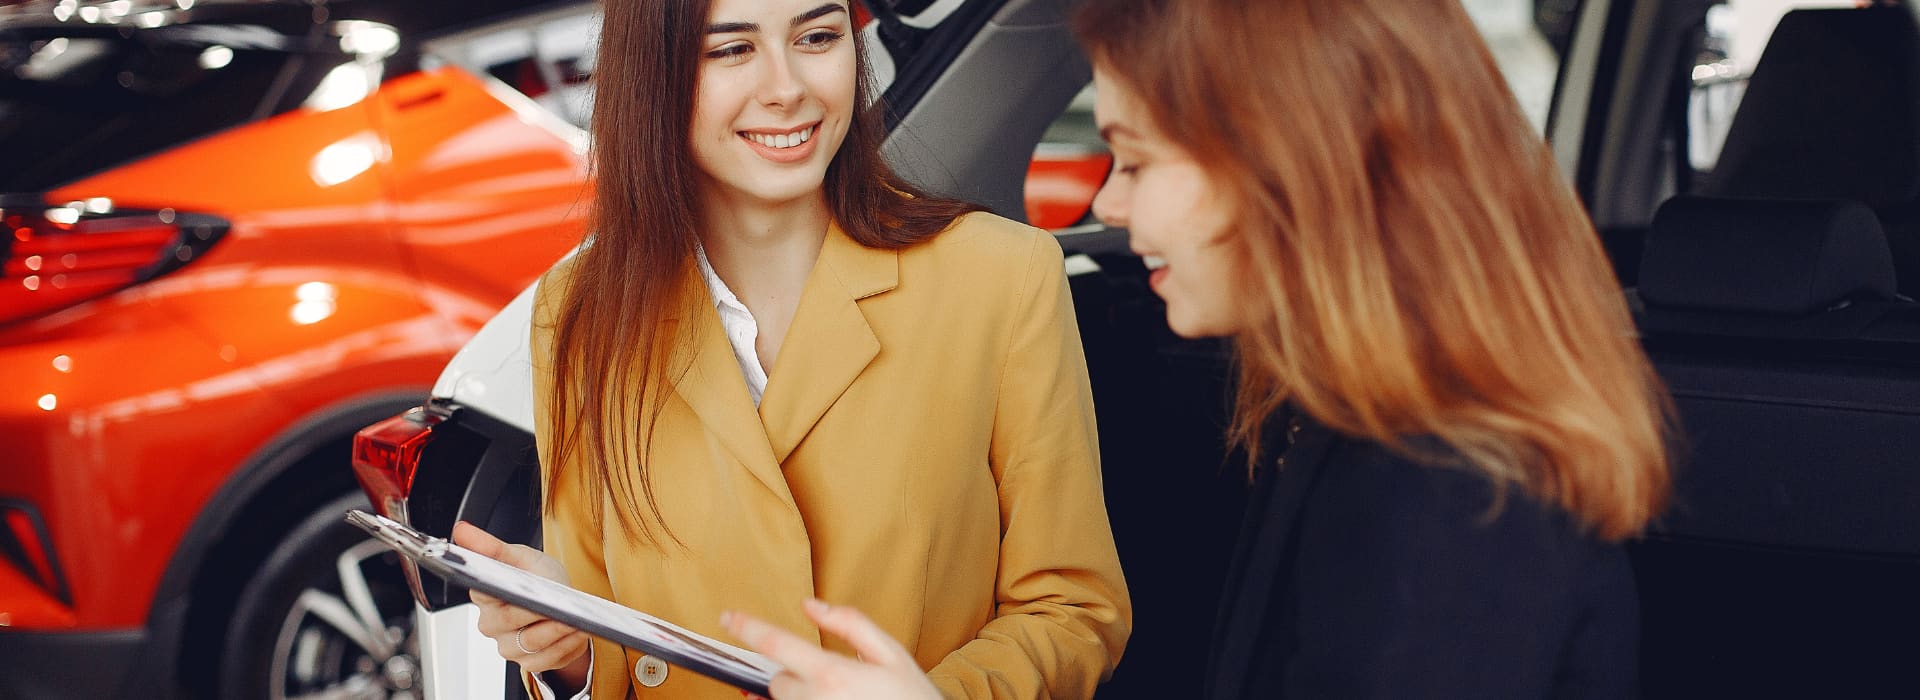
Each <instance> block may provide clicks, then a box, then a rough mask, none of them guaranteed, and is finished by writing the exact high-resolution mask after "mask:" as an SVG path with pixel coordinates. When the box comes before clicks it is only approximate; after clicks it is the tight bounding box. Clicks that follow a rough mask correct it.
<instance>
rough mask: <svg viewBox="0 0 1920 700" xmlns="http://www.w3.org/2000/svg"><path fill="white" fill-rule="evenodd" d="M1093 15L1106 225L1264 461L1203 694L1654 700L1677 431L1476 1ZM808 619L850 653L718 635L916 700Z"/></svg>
mask: <svg viewBox="0 0 1920 700" xmlns="http://www.w3.org/2000/svg"><path fill="white" fill-rule="evenodd" d="M1079 13H1080V14H1079V18H1078V27H1077V28H1078V33H1079V36H1080V38H1081V40H1082V41H1083V43H1085V44H1086V45H1087V48H1088V54H1089V56H1090V57H1091V58H1092V60H1093V65H1094V83H1095V86H1096V93H1097V101H1096V105H1095V107H1096V114H1097V118H1098V122H1099V124H1100V129H1101V133H1102V135H1103V136H1104V137H1105V138H1106V139H1107V141H1108V143H1109V144H1110V145H1111V146H1112V148H1113V154H1114V172H1113V175H1112V176H1111V177H1110V178H1109V179H1108V181H1107V183H1106V185H1105V187H1104V188H1103V189H1102V190H1101V193H1100V196H1099V198H1098V199H1096V200H1095V202H1094V212H1095V213H1096V214H1097V215H1098V216H1099V217H1100V218H1101V219H1102V220H1103V221H1105V222H1107V223H1108V224H1111V225H1116V226H1125V227H1127V228H1128V229H1129V230H1130V232H1131V234H1132V246H1133V249H1134V251H1135V252H1137V253H1140V254H1141V255H1143V256H1145V257H1146V258H1147V260H1148V262H1149V267H1151V268H1154V271H1153V273H1152V276H1151V278H1150V280H1149V283H1150V284H1151V285H1152V286H1153V289H1154V291H1155V292H1156V293H1158V294H1159V295H1160V296H1161V297H1162V298H1164V299H1165V300H1166V303H1167V321H1168V324H1169V325H1170V326H1171V327H1172V328H1173V330H1174V331H1175V332H1176V333H1179V334H1180V335H1183V336H1188V337H1201V336H1228V337H1231V338H1233V341H1234V346H1235V352H1236V355H1237V359H1238V364H1239V368H1240V370H1239V371H1240V377H1239V388H1238V391H1237V392H1236V399H1235V401H1236V406H1235V412H1234V418H1233V422H1232V425H1231V427H1230V428H1229V439H1230V440H1231V441H1233V442H1234V443H1236V444H1237V445H1238V446H1239V447H1242V448H1244V452H1245V454H1248V455H1259V456H1258V457H1252V458H1249V460H1248V463H1247V465H1246V466H1247V469H1248V473H1249V476H1250V478H1251V480H1252V483H1253V488H1254V489H1255V490H1256V491H1257V493H1256V495H1255V497H1254V498H1253V499H1252V502H1251V505H1250V507H1249V510H1248V513H1247V519H1246V527H1245V529H1244V530H1243V532H1242V534H1241V541H1240V544H1239V550H1238V554H1237V556H1236V558H1235V562H1234V565H1233V569H1232V571H1231V573H1230V575H1229V577H1228V580H1229V584H1228V589H1227V591H1226V597H1225V600H1224V604H1223V605H1222V608H1221V617H1220V619H1219V622H1218V625H1217V633H1216V635H1215V638H1214V639H1213V640H1212V650H1213V659H1212V669H1211V672H1210V673H1209V674H1208V677H1207V678H1206V679H1204V687H1205V692H1206V696H1208V697H1213V698H1276V697H1284V698H1302V697H1311V698H1320V697H1327V698H1407V697H1415V698H1419V697H1433V698H1546V697H1605V698H1614V697H1624V696H1631V695H1634V694H1635V692H1636V689H1637V678H1636V668H1635V658H1636V648H1637V645H1638V630H1637V619H1636V617H1637V601H1636V600H1635V598H1634V589H1633V583H1632V577H1631V574H1630V572H1629V570H1628V565H1627V560H1626V557H1625V554H1624V552H1623V550H1622V545H1621V543H1622V542H1623V541H1624V540H1626V539H1627V538H1630V537H1633V536H1634V535H1636V534H1637V533H1639V532H1640V531H1641V530H1642V529H1643V528H1644V527H1645V526H1646V524H1647V522H1648V521H1649V520H1650V519H1652V518H1653V516H1654V515H1655V514H1657V513H1658V512H1659V511H1660V509H1661V508H1662V506H1663V505H1664V502H1665V500H1666V498H1667V494H1668V490H1669V486H1670V484H1669V482H1670V478H1669V473H1668V456H1667V447H1666V436H1667V435H1668V434H1669V433H1670V432H1671V431H1670V426H1669V424H1670V416H1671V407H1670V404H1669V401H1668V399H1667V397H1666V395H1665V392H1664V391H1663V390H1662V389H1661V387H1660V385H1659V382H1658V381H1657V379H1656V378H1655V376H1654V373H1653V371H1652V368H1651V366H1650V364H1649V363H1648V362H1647V359H1646V357H1645V355H1644V354H1643V353H1642V352H1641V350H1640V348H1639V345H1638V343H1637V341H1636V339H1635V337H1634V328H1633V323H1632V319H1631V318H1630V316H1629V314H1628V312H1627V308H1626V303H1625V299H1624V295H1623V294H1622V293H1621V290H1620V288H1619V287H1618V285H1617V283H1616V282H1615V280H1614V277H1613V275H1612V273H1611V270H1609V268H1608V265H1607V260H1606V257H1605V254H1604V252H1603V251H1602V249H1601V247H1600V244H1599V240H1598V237H1597V236H1596V235H1595V234H1594V231H1593V228H1592V226H1591V224H1590V223H1588V221H1587V219H1586V217H1585V215H1584V213H1583V212H1582V211H1581V208H1580V204H1579V202H1578V200H1577V199H1576V198H1575V197H1574V195H1573V192H1572V191H1571V189H1570V188H1569V187H1568V186H1567V185H1566V183H1565V181H1564V180H1563V179H1562V178H1561V176H1560V175H1559V171H1558V169H1557V168H1556V167H1555V166H1554V163H1553V159H1552V156H1551V155H1550V153H1549V152H1548V150H1547V148H1546V146H1545V144H1544V143H1542V142H1541V140H1540V138H1539V136H1538V135H1537V134H1536V133H1535V132H1534V130H1533V128H1532V127H1531V125H1530V124H1529V123H1528V122H1527V120H1526V118H1525V117H1524V115H1523V114H1522V113H1521V111H1520V108H1519V106H1518V105H1517V104H1516V103H1515V101H1514V98H1513V96H1512V95H1511V94H1510V93H1509V92H1508V91H1507V88H1506V84H1505V82H1504V81H1503V80H1502V78H1501V75H1500V72H1499V70H1498V69H1497V68H1496V66H1495V64H1494V62H1493V60H1492V58H1491V56H1490V55H1489V54H1488V52H1487V49H1486V46H1485V45H1483V44H1482V43H1481V40H1480V37H1479V34H1478V32H1477V31H1476V30H1475V28H1474V26H1473V24H1472V22H1471V21H1470V20H1469V19H1468V18H1467V16H1466V14H1465V12H1464V10H1463V9H1462V8H1461V7H1460V5H1459V4H1458V3H1456V2H1453V1H1452V0H1442V1H1439V2H1411V1H1409V0H1344V1H1343V2H1325V1H1324V0H1262V1H1259V2H1248V1H1246V0H1086V2H1084V3H1083V4H1082V6H1081V8H1080V10H1079ZM1214 466H1215V465H1207V464H1203V465H1189V467H1188V468H1196V469H1206V468H1212V467H1214ZM1135 604H1136V605H1137V606H1140V607H1143V608H1144V607H1148V606H1153V605H1179V604H1180V601H1149V600H1136V601H1135ZM812 607H813V610H812V614H813V616H814V617H815V619H818V620H821V627H822V628H823V629H826V630H828V631H830V632H833V633H835V634H837V635H840V636H842V637H845V638H847V639H848V640H850V641H851V642H852V647H853V648H854V649H855V650H857V651H858V652H859V653H860V655H861V657H862V658H863V659H864V661H863V662H861V661H855V660H853V659H849V658H846V657H843V656H839V655H836V654H829V653H826V652H822V651H820V650H819V648H818V647H817V646H815V645H811V644H807V643H804V642H800V641H798V640H796V639H795V638H793V637H790V636H786V635H784V634H782V633H779V632H777V631H775V630H771V629H769V628H768V627H766V626H764V625H760V624H757V623H756V622H755V621H753V620H750V619H745V618H739V617H736V619H734V620H732V624H731V625H730V628H731V629H732V630H734V633H735V634H736V635H739V636H740V637H741V638H742V639H743V640H745V641H746V642H747V643H749V644H751V645H753V646H755V647H757V648H760V649H762V650H764V651H766V652H767V653H769V654H770V655H772V656H774V657H775V658H779V659H781V660H782V661H783V662H785V663H786V664H787V667H788V668H787V671H786V672H785V673H782V674H781V676H780V677H779V679H777V680H776V682H775V685H774V687H773V693H774V695H775V697H776V699H777V700H787V699H788V698H820V697H865V698H881V697H886V698H898V697H927V696H926V695H924V694H920V695H916V693H923V692H924V691H925V690H926V688H925V681H924V680H920V679H918V678H917V674H916V672H915V671H914V669H913V667H912V665H911V664H910V663H909V662H908V661H910V660H906V659H905V657H904V656H903V654H902V653H901V652H899V651H898V645H896V644H893V643H892V642H891V641H890V640H887V639H885V635H883V634H879V633H877V632H876V631H875V629H874V628H873V627H871V626H870V625H866V624H865V623H864V622H863V620H862V618H861V615H860V614H859V612H858V611H856V610H853V609H851V608H823V607H821V606H818V605H815V606H812ZM1193 612H1194V614H1205V612H1204V611H1199V610H1196V611H1193ZM1196 643H1198V642H1197V640H1196ZM916 683H917V685H916ZM1200 685H1201V683H1196V687H1198V686H1200Z"/></svg>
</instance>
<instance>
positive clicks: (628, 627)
mask: <svg viewBox="0 0 1920 700" xmlns="http://www.w3.org/2000/svg"><path fill="white" fill-rule="evenodd" d="M347 522H350V523H353V524H354V525H356V526H359V527H360V529H362V530H366V531H367V533H368V534H371V535H373V538H374V539H376V540H379V541H380V542H381V543H384V544H386V545H387V546H388V547H392V548H393V550H394V551H396V552H399V553H400V555H401V556H404V557H406V558H408V559H411V560H413V561H414V562H415V563H417V564H419V565H420V568H422V569H425V570H427V571H429V572H432V573H433V574H435V575H437V576H440V577H441V578H444V579H446V580H448V581H450V582H453V583H456V584H459V585H461V586H466V587H467V588H470V589H473V590H476V591H480V592H483V593H486V594H488V595H491V596H493V597H495V598H499V599H501V600H504V601H507V602H508V603H512V604H514V605H517V606H520V607H522V608H526V609H528V610H531V611H533V612H536V613H539V614H541V615H545V616H547V617H548V618H549V619H552V620H555V621H558V622H560V623H562V624H565V625H567V626H569V627H572V628H574V629H577V630H580V631H582V632H586V633H587V634H591V635H593V636H595V637H599V638H601V639H605V640H607V641H610V642H614V643H616V644H619V645H621V646H624V647H627V648H629V649H637V650H639V651H640V652H642V653H645V654H649V655H652V656H656V657H659V658H660V659H662V660H664V661H666V662H667V663H669V664H673V665H676V666H680V667H682V668H685V669H687V670H689V671H693V672H695V673H699V674H700V675H703V676H707V677H709V678H712V679H714V680H718V681H720V682H722V683H726V684H728V685H731V686H733V687H735V688H739V689H741V690H745V691H747V692H749V693H753V694H755V695H759V696H761V697H771V696H772V693H771V692H769V691H768V690H767V685H768V684H769V683H772V682H773V677H774V675H775V674H777V673H779V672H780V669H781V666H780V664H778V663H776V662H774V661H773V660H771V659H768V658H766V657H764V656H761V655H759V654H756V653H754V652H751V651H748V650H746V649H741V648H739V647H736V646H733V645H731V644H727V643H725V642H722V641H719V640H717V639H713V638H712V637H708V636H705V635H702V634H700V633H697V632H693V631H691V630H688V629H686V628H683V627H680V626H679V625H675V624H673V623H671V622H667V621H666V620H662V619H660V618H657V617H654V616H652V615H648V614H646V613H643V612H640V611H638V610H634V609H632V608H629V607H626V606H624V605H620V604H619V603H615V602H613V601H610V600H607V599H605V598H601V597H599V596H596V595H593V594H591V593H587V592H585V591H581V590H578V589H575V588H570V587H568V586H564V585H561V584H560V583H558V582H556V581H551V580H548V579H546V578H543V577H541V576H539V575H537V574H534V573H531V572H527V571H522V570H520V569H517V568H514V567H512V566H509V565H507V564H502V563H500V562H498V561H495V560H494V559H492V558H489V557H485V556H481V555H480V554H477V553H475V552H474V551H473V550H470V549H467V548H465V547H462V546H460V545H457V544H454V543H452V542H450V541H448V540H446V539H445V538H440V537H433V536H431V535H427V534H425V533H422V532H420V531H419V530H415V529H413V528H411V527H408V526H407V525H405V524H403V523H401V522H399V521H396V520H393V519H391V518H388V517H386V516H382V515H375V514H373V513H368V512H366V511H361V510H352V511H348V512H347Z"/></svg>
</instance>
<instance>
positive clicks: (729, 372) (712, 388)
mask: <svg viewBox="0 0 1920 700" xmlns="http://www.w3.org/2000/svg"><path fill="white" fill-rule="evenodd" d="M689 277H690V278H691V282H690V283H689V285H688V287H687V289H686V292H685V293H687V294H690V295H694V297H693V298H695V299H698V300H699V303H697V304H690V305H689V307H692V308H690V309H689V313H691V314H692V318H690V319H687V321H688V322H691V323H692V330H693V333H694V337H693V338H692V341H693V347H692V348H691V351H692V356H691V357H690V358H688V360H687V362H686V365H685V367H686V370H685V371H683V372H680V373H679V375H678V376H676V377H675V378H674V385H673V388H674V393H676V394H678V395H679V396H680V398H681V400H683V401H686V402H687V406H689V407H691V408H692V409H693V413H694V415H696V416H698V417H699V418H700V422H701V423H704V424H706V427H707V432H708V433H709V434H711V435H713V436H714V440H715V441H717V442H719V443H720V444H721V445H722V446H724V447H725V448H726V450H727V452H729V453H732V454H733V457H734V459H737V460H739V461H740V463H741V464H744V465H746V467H747V470H748V471H750V472H752V473H753V475H754V476H755V477H756V478H758V479H759V480H760V482H761V483H763V484H765V485H766V487H767V488H768V489H769V490H771V491H773V493H774V494H775V495H777V496H779V497H780V499H781V500H782V501H784V502H786V503H788V504H789V505H791V504H792V503H793V493H792V492H791V491H790V490H789V489H788V488H787V480H786V478H785V477H784V476H783V475H781V473H780V464H779V462H778V461H777V460H775V459H774V458H773V452H772V451H771V450H769V449H768V448H767V437H766V432H765V431H764V430H762V429H761V427H760V417H759V416H758V415H756V414H755V413H754V410H753V397H752V396H751V395H749V394H748V393H747V381H746V378H745V377H742V376H741V374H740V363H739V361H738V360H736V359H734V356H733V346H732V345H730V344H728V343H727V334H726V331H725V330H724V329H723V328H721V326H720V314H719V312H718V311H716V310H715V309H714V308H713V302H712V295H711V294H709V293H708V291H707V288H706V285H705V283H704V282H703V281H701V279H700V277H699V273H697V272H696V273H694V274H691V275H689Z"/></svg>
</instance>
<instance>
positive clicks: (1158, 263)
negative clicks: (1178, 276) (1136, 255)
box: [1140, 255, 1167, 270]
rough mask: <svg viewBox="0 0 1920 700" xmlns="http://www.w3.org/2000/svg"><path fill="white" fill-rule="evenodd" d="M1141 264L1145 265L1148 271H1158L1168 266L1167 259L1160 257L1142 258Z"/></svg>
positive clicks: (1149, 256) (1148, 256)
mask: <svg viewBox="0 0 1920 700" xmlns="http://www.w3.org/2000/svg"><path fill="white" fill-rule="evenodd" d="M1140 262H1142V263H1145V264H1146V266H1147V269H1148V270H1158V269H1160V268H1163V267H1166V266H1167V259H1166V258H1163V257H1160V256H1158V255H1147V256H1142V257H1141V258H1140Z"/></svg>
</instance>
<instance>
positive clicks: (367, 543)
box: [220, 493, 423, 700]
mask: <svg viewBox="0 0 1920 700" xmlns="http://www.w3.org/2000/svg"><path fill="white" fill-rule="evenodd" d="M366 507H367V500H366V497H364V496H362V495H360V494H357V493H356V494H351V495H348V496H343V497H340V498H337V499H334V500H333V501H330V502H328V503H327V504H325V505H323V506H321V507H319V508H318V509H315V510H314V511H313V512H312V513H311V514H309V515H308V516H307V517H306V518H305V519H304V520H302V521H301V522H300V524H299V525H297V526H296V527H294V528H293V530H291V531H290V532H288V533H287V535H286V536H285V537H284V538H282V539H281V540H280V542H279V544H277V545H276V546H275V547H274V549H273V550H272V552H271V553H270V554H268V556H267V559H266V561H265V563H263V564H262V565H261V567H260V570H259V571H258V572H257V573H255V575H254V576H253V578H252V579H251V580H249V581H248V582H247V584H246V587H245V588H244V589H242V591H241V593H240V598H239V600H238V601H236V602H235V604H234V611H233V618H232V621H231V622H230V623H229V625H228V627H227V638H226V643H225V651H224V653H222V655H221V663H220V679H221V681H220V688H221V697H223V698H227V699H228V700H243V699H245V700H257V699H259V698H268V699H269V700H297V699H301V698H329V699H340V700H359V699H367V700H372V699H374V698H384V699H387V700H401V699H403V698H404V699H407V700H412V699H413V698H419V697H423V693H422V692H421V689H420V685H421V679H422V676H421V673H420V661H419V659H420V647H419V640H418V639H417V638H416V637H415V635H414V634H413V616H412V615H413V597H412V594H411V593H410V592H409V591H408V590H407V585H406V579H405V578H404V574H403V573H402V570H401V568H400V560H399V555H397V554H394V553H393V551H392V550H390V549H388V548H387V547H386V546H384V545H382V544H380V543H379V542H376V541H374V540H372V539H370V538H368V537H367V535H366V533H364V532H362V531H360V530H359V529H358V528H355V527H353V526H352V525H350V524H348V523H347V522H346V519H345V513H346V511H347V510H348V509H352V508H366Z"/></svg>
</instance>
